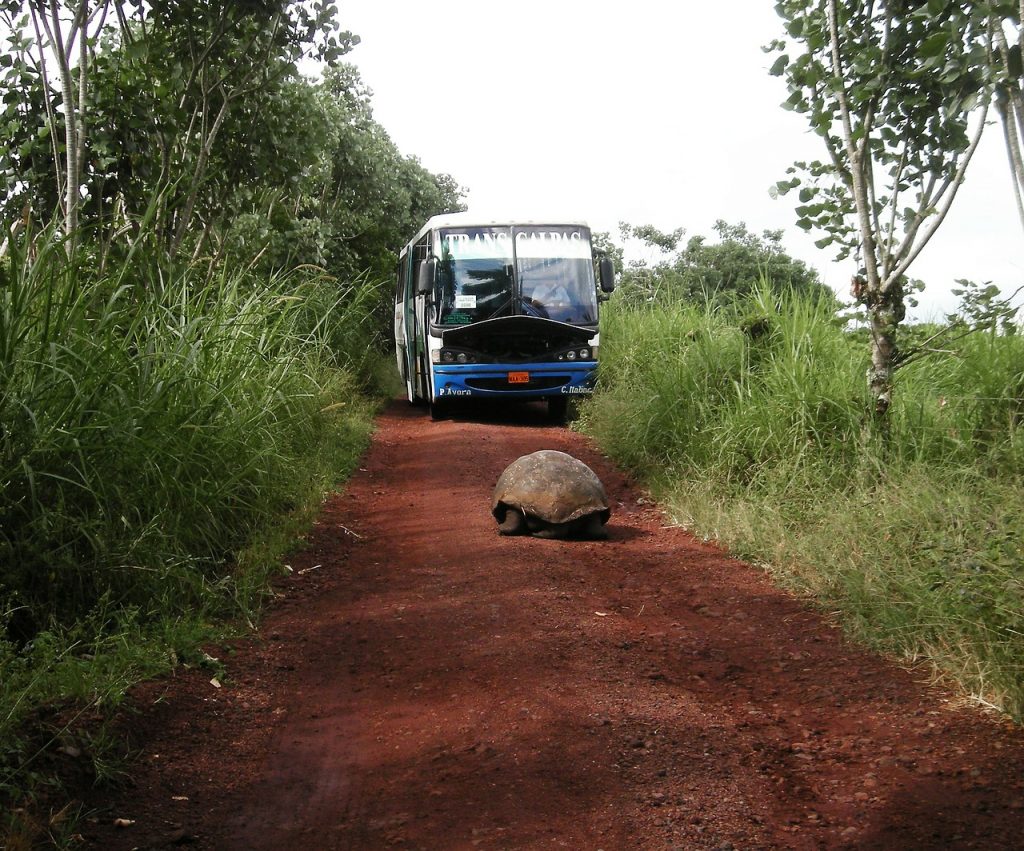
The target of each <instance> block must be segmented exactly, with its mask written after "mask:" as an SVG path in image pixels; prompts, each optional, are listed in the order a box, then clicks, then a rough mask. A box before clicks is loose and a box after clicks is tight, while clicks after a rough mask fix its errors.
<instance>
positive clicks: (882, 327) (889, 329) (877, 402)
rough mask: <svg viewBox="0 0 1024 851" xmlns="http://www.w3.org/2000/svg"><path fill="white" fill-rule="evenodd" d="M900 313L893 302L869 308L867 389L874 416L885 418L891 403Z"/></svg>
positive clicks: (880, 303) (877, 304)
mask: <svg viewBox="0 0 1024 851" xmlns="http://www.w3.org/2000/svg"><path fill="white" fill-rule="evenodd" d="M899 313H900V311H899V310H898V309H894V306H893V305H892V304H890V303H886V302H879V303H876V304H873V305H871V306H870V307H869V308H868V321H869V323H870V328H871V366H870V367H869V368H868V389H869V391H870V392H871V398H872V399H873V400H874V413H875V416H876V417H877V418H880V419H881V418H884V417H885V415H886V413H887V412H888V410H889V406H890V405H891V404H892V379H893V373H894V372H895V371H896V356H897V354H898V352H899V349H898V348H897V345H896V333H897V329H898V328H899V321H900V317H899Z"/></svg>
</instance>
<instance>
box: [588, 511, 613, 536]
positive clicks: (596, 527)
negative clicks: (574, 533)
mask: <svg viewBox="0 0 1024 851" xmlns="http://www.w3.org/2000/svg"><path fill="white" fill-rule="evenodd" d="M586 520H587V523H586V526H584V527H583V534H584V535H586V536H587V537H588V538H594V539H595V540H601V541H603V540H604V539H606V538H607V537H608V529H607V527H606V526H605V525H604V523H602V522H601V516H600V515H599V514H591V515H590V516H589V517H588V518H586Z"/></svg>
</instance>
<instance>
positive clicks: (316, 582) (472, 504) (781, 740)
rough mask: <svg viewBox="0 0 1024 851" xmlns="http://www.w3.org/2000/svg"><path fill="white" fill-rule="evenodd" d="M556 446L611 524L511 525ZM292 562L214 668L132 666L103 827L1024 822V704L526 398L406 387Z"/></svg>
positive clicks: (259, 831) (755, 832)
mask: <svg viewBox="0 0 1024 851" xmlns="http://www.w3.org/2000/svg"><path fill="white" fill-rule="evenodd" d="M462 414H465V415H464V416H463V415H462ZM542 448H548V449H561V450H563V451H568V452H570V453H571V454H574V455H576V456H577V457H579V458H581V459H582V460H583V461H585V462H586V463H588V464H589V465H591V466H592V467H593V468H594V469H595V471H597V472H598V474H599V475H600V476H601V477H602V479H603V480H604V482H605V485H606V489H607V490H608V493H609V497H610V498H611V500H612V505H613V514H612V519H611V521H610V526H609V528H610V539H609V540H608V541H604V542H564V541H546V540H538V539H534V538H513V539H509V538H501V537H499V536H498V535H497V532H496V526H495V523H494V520H493V518H492V517H491V516H490V513H489V507H490V502H489V500H490V493H491V489H492V488H493V486H494V483H495V481H496V480H497V478H498V475H499V474H500V473H501V471H502V470H503V469H504V467H505V466H506V465H507V464H508V463H509V462H511V461H512V460H513V459H514V458H516V457H518V456H519V455H522V454H525V453H527V452H532V451H534V450H536V449H542ZM292 567H293V568H294V570H295V573H293V575H292V578H290V579H289V580H287V581H286V582H284V583H282V585H281V587H280V589H279V591H280V593H281V594H282V598H281V599H280V600H279V601H278V604H277V605H276V606H274V607H273V608H272V610H271V611H270V613H269V614H268V616H267V617H266V619H265V621H264V623H263V625H262V627H261V634H260V637H259V638H256V639H252V640H248V641H244V642H239V643H238V644H237V645H236V646H235V648H234V649H233V653H234V658H233V660H231V661H229V669H228V670H229V675H230V678H231V679H230V682H229V683H228V684H227V685H226V686H225V688H223V689H220V690H216V689H214V688H212V687H211V686H210V685H209V683H208V678H209V674H206V675H201V674H199V673H198V672H183V673H181V674H180V675H178V676H177V677H175V678H173V679H172V680H169V681H162V682H160V683H153V684H147V685H146V686H144V687H142V688H140V689H139V690H138V692H137V694H136V703H137V705H138V706H139V707H140V708H141V712H140V714H139V716H138V717H137V718H135V719H134V720H132V721H131V722H130V723H131V725H132V728H133V729H132V732H133V734H134V735H135V736H136V737H137V738H138V740H139V742H140V746H141V749H142V751H141V753H142V756H141V759H140V761H139V765H138V769H137V771H136V777H137V779H136V782H135V786H134V788H133V789H129V790H126V792H125V793H124V794H123V795H122V796H119V797H118V799H116V800H113V801H111V800H109V799H108V800H100V799H98V798H95V797H94V799H93V801H92V803H93V804H94V805H102V806H103V807H104V811H103V814H102V816H101V817H99V818H98V819H97V821H96V823H95V824H93V825H92V826H91V829H90V831H89V836H88V837H87V838H89V839H90V840H91V841H92V842H93V843H95V844H97V845H99V846H100V847H110V848H119V847H123V848H130V847H152V848H158V847H171V846H174V845H181V844H184V843H188V844H190V845H191V846H192V847H201V848H239V849H242V848H246V849H248V848H252V849H257V848H266V849H270V848H275V849H288V848H302V847H310V848H318V849H319V848H337V849H377V848H388V847H395V848H427V849H462V848H465V849H471V848H494V849H498V848H515V849H519V848H523V849H541V848H545V849H547V848H603V849H606V851H611V849H627V848H628V849H634V848H637V849H670V848H719V849H726V848H737V849H740V848H743V849H746V848H851V849H853V848H856V849H863V848H938V847H942V848H951V847H956V848H985V849H994V848H1006V849H1009V848H1019V847H1021V840H1020V838H1019V837H1020V833H1021V827H1022V826H1024V809H1021V805H1022V799H1024V796H1022V792H1024V773H1022V768H1024V737H1022V735H1021V733H1020V731H1019V730H1017V729H1016V728H1013V727H1011V726H1010V725H1008V724H1005V723H1003V722H1000V721H998V720H996V719H993V718H990V717H986V716H984V715H982V714H980V713H978V712H976V711H974V710H972V709H966V708H962V707H960V708H958V707H957V706H956V704H955V702H954V701H952V700H951V699H950V696H949V695H948V694H946V693H944V692H943V691H941V690H939V689H936V688H931V687H928V686H926V685H923V684H921V683H920V682H919V678H915V677H914V676H913V675H912V674H910V673H908V672H906V671H904V670H902V669H900V668H898V667H895V666H893V665H891V664H889V663H887V662H885V661H883V660H880V659H878V658H877V657H875V656H873V655H871V654H868V653H866V652H864V651H861V650H858V649H857V648H853V647H851V646H849V645H848V644H847V643H846V642H844V640H843V638H842V636H841V635H840V633H839V632H838V631H837V630H836V629H834V628H833V627H831V626H830V625H829V624H827V623H826V622H825V621H824V620H823V619H822V618H821V617H820V616H819V615H817V614H815V613H814V612H813V611H811V610H810V609H809V608H808V607H807V605H806V604H805V603H804V602H802V601H800V600H797V599H795V598H793V597H792V596H789V595H787V594H785V593H782V592H781V591H779V590H777V589H774V588H773V587H771V585H770V584H769V583H768V581H767V580H766V578H765V577H764V576H763V575H762V574H761V573H760V572H758V571H757V570H755V569H753V568H751V567H749V566H746V565H743V564H741V563H739V562H737V561H735V560H733V559H731V558H729V557H728V556H727V555H725V554H723V553H722V552H721V551H720V550H719V549H716V548H714V547H711V546H708V545H704V544H701V543H700V542H698V541H696V540H695V539H694V538H693V537H692V536H690V535H688V534H687V533H685V532H684V531H682V530H680V529H678V528H671V527H669V525H668V523H667V521H666V520H665V518H664V516H663V515H662V514H661V513H660V512H659V511H658V510H657V509H656V507H655V506H653V505H651V504H650V502H649V501H648V500H647V499H646V498H645V497H644V495H643V494H642V493H641V492H639V491H638V490H637V489H636V488H635V487H634V486H633V485H631V484H630V482H629V481H628V480H627V479H626V478H625V477H624V476H623V475H622V474H621V473H619V472H618V471H617V470H615V469H614V468H613V467H612V466H611V465H610V464H609V463H608V462H607V461H605V460H604V459H603V458H601V457H600V456H599V455H598V454H597V453H596V452H595V451H594V450H593V448H592V447H591V446H590V445H589V444H588V443H587V441H586V440H585V439H583V438H581V437H580V436H579V435H575V434H573V433H571V432H569V431H567V430H565V429H560V428H553V427H548V426H544V425H543V422H542V419H541V417H540V413H539V411H533V410H532V409H529V408H525V409H523V410H522V411H520V412H517V413H514V414H509V418H508V419H504V420H494V419H487V418H486V417H481V415H480V412H479V411H475V410H472V409H470V410H468V411H463V412H462V413H461V414H460V413H457V414H456V419H454V420H449V421H444V422H431V421H430V420H429V419H428V418H427V417H425V416H424V415H423V413H422V412H420V411H418V410H415V409H411V408H408V407H407V406H405V405H404V403H395V404H394V405H392V406H391V407H390V408H389V409H388V410H387V411H386V412H385V413H384V414H383V415H382V416H381V418H380V421H379V430H378V433H377V435H376V437H375V439H374V442H373V446H372V447H371V449H370V451H369V453H368V455H367V457H366V459H365V462H364V464H363V467H362V469H361V470H360V471H359V473H358V474H357V475H356V476H354V477H353V479H352V480H351V482H350V483H349V485H348V487H347V488H346V490H345V491H344V493H342V494H340V495H337V496H334V497H332V498H331V499H330V500H329V501H328V502H327V503H326V504H325V506H324V510H323V513H322V515H321V518H320V520H319V522H318V523H317V526H316V528H315V529H314V530H313V532H312V533H311V534H310V536H309V539H308V546H307V547H306V548H305V549H304V550H303V551H301V552H300V553H298V554H296V556H295V557H294V559H293V560H292ZM114 817H118V818H127V819H130V820H133V821H134V824H133V825H132V826H130V827H128V828H123V829H120V830H117V829H115V828H113V827H111V826H110V821H111V819H112V818H114Z"/></svg>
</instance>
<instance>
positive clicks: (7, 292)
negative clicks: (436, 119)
mask: <svg viewBox="0 0 1024 851" xmlns="http://www.w3.org/2000/svg"><path fill="white" fill-rule="evenodd" d="M335 16H336V8H335V7H334V5H333V4H330V3H319V2H317V3H265V4H257V5H256V6H253V5H252V4H220V3H206V2H202V1H201V0H196V2H191V0H190V2H186V3H150V4H142V5H139V4H133V3H116V2H110V0H98V2H92V0H76V2H75V3H71V4H57V3H54V4H50V5H49V6H47V5H46V4H40V3H18V2H15V3H5V4H0V33H3V39H4V41H5V45H4V51H3V54H4V61H3V62H2V63H0V84H2V86H3V91H4V97H3V103H2V105H0V124H2V125H3V126H4V127H5V128H7V130H8V136H9V144H5V145H4V146H3V147H2V148H0V805H2V806H0V809H2V813H3V815H2V818H0V845H2V846H4V847H10V848H21V847H26V848H27V847H35V846H36V845H37V844H39V843H56V844H58V845H59V844H61V843H63V842H65V841H66V840H67V837H68V836H69V835H71V834H73V833H74V832H75V814H74V812H73V810H72V809H68V808H65V807H64V805H63V801H64V798H62V796H61V792H60V791H59V782H60V780H59V778H60V776H61V775H62V774H67V773H69V772H70V774H71V775H74V776H76V777H77V778H79V779H83V778H84V779H85V780H89V779H93V780H96V781H107V780H111V779H114V778H116V777H117V776H119V773H120V771H121V768H120V762H119V761H120V759H121V758H122V757H123V755H124V748H125V743H123V742H116V741H113V740H112V739H111V737H110V736H109V734H108V733H107V732H105V731H106V730H108V729H109V728H108V726H107V725H106V724H105V722H106V720H107V719H109V718H110V717H111V716H112V713H113V712H114V710H116V709H117V708H118V706H119V705H120V704H121V703H122V701H123V699H124V696H125V694H126V692H127V690H128V689H129V688H130V687H131V685H132V684H134V683H136V682H138V681H139V679H141V678H144V677H148V676H152V675H155V674H159V673H161V672H165V671H168V670H170V669H172V668H173V667H175V666H176V665H180V664H186V665H191V666H203V667H208V668H210V669H211V671H212V673H211V676H213V675H219V674H220V673H221V666H220V663H219V662H218V661H217V660H215V659H213V658H212V656H210V655H207V653H206V652H204V650H203V648H204V647H209V646H210V643H211V642H215V641H217V640H220V639H222V638H223V637H225V636H228V635H231V634H236V633H238V632H239V631H244V630H246V629H249V628H250V627H252V626H253V625H254V624H255V622H256V620H257V618H258V616H259V612H260V609H261V605H262V604H263V602H264V601H265V600H266V599H267V597H268V595H269V593H270V591H269V583H270V581H271V580H272V579H273V577H274V576H276V575H279V574H280V572H281V571H282V570H283V568H282V556H283V554H284V553H285V552H286V551H287V550H288V549H289V548H291V547H294V546H296V545H297V544H298V543H300V542H301V538H302V535H303V534H304V531H305V529H306V528H308V526H309V524H310V523H311V521H312V519H313V517H314V515H315V512H316V510H317V509H318V507H319V506H320V504H321V501H322V499H323V496H324V494H325V493H326V492H328V491H329V490H331V489H333V488H334V487H336V486H337V485H338V484H339V483H340V482H341V481H342V480H343V479H344V478H345V477H346V476H347V474H348V473H349V472H350V470H351V469H352V468H353V466H354V464H355V463H356V461H357V459H358V457H359V456H360V454H361V452H362V450H363V449H364V448H365V446H366V444H367V442H368V440H369V436H370V432H371V428H372V417H373V414H374V412H375V410H376V408H377V406H378V405H379V403H380V400H381V399H382V398H383V397H384V396H385V395H390V393H391V391H392V390H393V386H392V384H393V379H391V377H390V372H391V371H390V370H389V369H388V364H389V363H390V361H391V359H392V357H393V356H392V355H391V354H390V351H389V344H388V341H387V337H386V333H385V329H386V328H387V325H388V319H389V316H390V311H391V284H390V282H389V280H388V279H389V278H390V276H391V270H392V267H393V264H394V250H395V247H396V246H397V245H400V244H401V243H402V242H403V241H404V240H405V239H407V238H408V235H409V233H410V232H412V231H414V230H415V229H416V228H417V227H419V225H420V224H422V222H423V221H424V220H425V219H426V218H428V217H429V216H430V215H433V214H435V213H439V212H444V211H449V210H452V209H457V208H458V207H459V203H460V196H461V191H460V190H459V188H458V187H457V186H456V185H455V183H454V182H453V181H452V180H451V178H449V177H448V176H447V175H434V174H431V173H430V172H428V171H427V170H426V169H424V168H423V167H422V166H421V165H420V164H419V163H418V161H416V160H415V159H414V158H411V157H407V156H405V155H403V154H402V153H400V152H399V151H398V150H397V148H396V147H395V145H394V144H393V143H392V142H391V140H390V139H389V138H388V136H387V134H386V132H385V131H384V130H383V128H381V127H380V125H378V124H377V123H376V122H375V121H374V119H373V115H372V110H371V107H370V95H369V92H368V91H367V90H366V88H365V87H364V86H363V84H362V82H361V81H360V79H359V76H358V74H357V73H356V71H355V69H354V68H352V67H351V66H347V65H345V64H342V63H339V62H338V60H339V58H340V57H341V56H343V55H344V54H345V53H346V52H347V51H348V50H349V49H351V48H352V46H354V45H355V44H356V43H357V42H358V38H356V37H355V36H353V35H352V34H350V33H347V32H343V31H341V30H339V28H338V26H337V23H336V21H335ZM303 59H304V60H306V61H312V62H316V63H319V65H317V67H319V68H320V76H319V77H318V78H317V79H310V78H307V77H304V76H302V75H301V74H299V72H298V70H297V69H298V63H299V61H300V60H303ZM308 67H312V66H308Z"/></svg>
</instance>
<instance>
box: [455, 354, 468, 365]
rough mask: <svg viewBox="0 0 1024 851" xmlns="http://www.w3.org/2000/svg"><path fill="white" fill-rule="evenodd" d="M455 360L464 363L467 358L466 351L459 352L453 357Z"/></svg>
mask: <svg viewBox="0 0 1024 851" xmlns="http://www.w3.org/2000/svg"><path fill="white" fill-rule="evenodd" d="M455 360H457V361H458V362H459V363H465V362H466V361H468V360H469V358H467V357H466V353H465V352H459V354H458V356H457V357H456V358H455Z"/></svg>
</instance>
